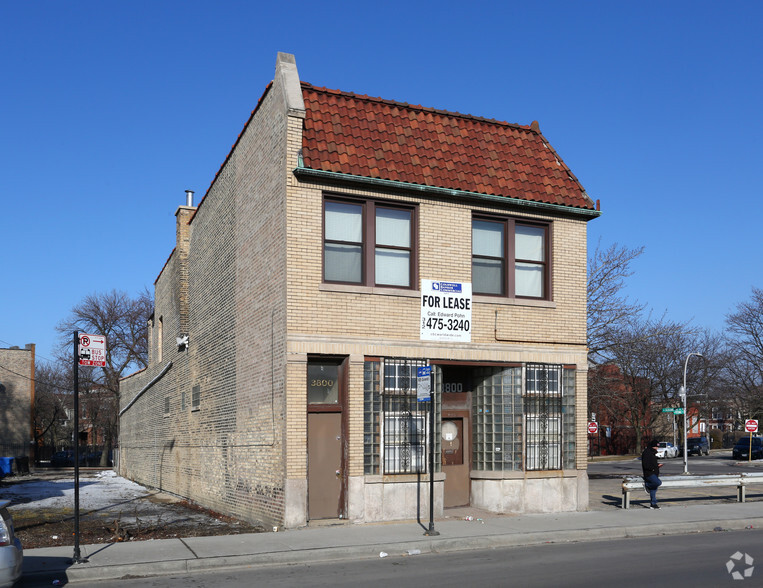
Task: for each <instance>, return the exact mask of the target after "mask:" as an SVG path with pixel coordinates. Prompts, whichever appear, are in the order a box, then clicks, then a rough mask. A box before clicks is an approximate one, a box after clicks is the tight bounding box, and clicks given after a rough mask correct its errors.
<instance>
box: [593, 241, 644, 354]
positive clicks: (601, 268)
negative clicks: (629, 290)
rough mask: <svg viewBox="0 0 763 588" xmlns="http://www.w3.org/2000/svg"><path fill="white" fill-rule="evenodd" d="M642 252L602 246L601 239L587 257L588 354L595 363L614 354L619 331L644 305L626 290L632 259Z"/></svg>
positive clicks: (627, 326)
mask: <svg viewBox="0 0 763 588" xmlns="http://www.w3.org/2000/svg"><path fill="white" fill-rule="evenodd" d="M643 252H644V248H643V247H637V248H635V249H628V248H627V247H623V246H620V245H618V244H616V243H615V244H613V245H610V246H609V247H608V248H606V249H602V247H601V242H599V243H598V245H597V246H596V250H595V251H594V252H593V254H592V255H591V256H590V257H589V259H588V292H587V296H588V358H589V361H590V362H591V363H592V364H594V365H595V364H598V363H602V362H604V361H606V360H607V359H609V358H610V357H611V354H610V352H611V350H612V348H613V346H615V345H616V344H617V342H618V340H619V338H620V332H621V331H622V330H623V329H630V325H631V323H632V321H633V320H634V319H637V318H638V317H639V316H640V315H641V314H642V313H643V311H644V309H645V306H646V305H644V304H640V303H638V302H631V301H630V300H629V299H628V298H627V296H625V295H624V294H623V289H624V288H625V279H626V278H628V277H630V276H631V275H633V270H632V269H631V263H632V262H633V261H634V260H635V259H637V258H638V257H639V256H640V255H641V254H642V253H643Z"/></svg>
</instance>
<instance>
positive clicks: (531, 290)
mask: <svg viewBox="0 0 763 588" xmlns="http://www.w3.org/2000/svg"><path fill="white" fill-rule="evenodd" d="M549 241H550V225H549V224H548V223H533V222H527V221H525V220H519V219H514V218H495V217H486V216H485V217H483V216H475V217H474V218H473V219H472V291H473V292H474V293H475V294H488V295H493V296H508V297H509V298H538V299H541V300H548V299H550V298H551V295H550V293H551V277H550V271H549V267H550V264H549V252H550V250H551V248H550V246H549Z"/></svg>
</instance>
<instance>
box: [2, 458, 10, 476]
mask: <svg viewBox="0 0 763 588" xmlns="http://www.w3.org/2000/svg"><path fill="white" fill-rule="evenodd" d="M12 468H13V458H12V457H0V478H2V477H3V476H10V475H11V472H12V471H13V469H12Z"/></svg>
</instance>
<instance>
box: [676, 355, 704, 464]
mask: <svg viewBox="0 0 763 588" xmlns="http://www.w3.org/2000/svg"><path fill="white" fill-rule="evenodd" d="M692 355H696V356H697V357H704V356H703V355H702V354H701V353H690V354H689V355H687V356H686V361H685V362H684V385H683V386H681V391H680V392H679V394H680V395H681V397H682V398H683V401H684V475H687V474H688V473H689V459H688V453H687V450H686V368H687V367H688V366H689V358H690V357H691V356H692Z"/></svg>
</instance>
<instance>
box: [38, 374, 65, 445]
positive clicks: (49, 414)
mask: <svg viewBox="0 0 763 588" xmlns="http://www.w3.org/2000/svg"><path fill="white" fill-rule="evenodd" d="M34 372H35V376H34V377H35V394H34V428H35V440H36V441H42V442H43V443H44V444H46V445H49V446H51V447H60V446H61V444H62V443H67V444H68V443H69V442H70V441H71V436H72V431H71V423H70V422H69V412H70V411H71V400H72V398H71V391H72V385H71V378H70V374H68V373H67V372H66V370H63V369H61V368H60V366H58V365H56V364H50V363H37V364H36V365H35V368H34Z"/></svg>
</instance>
